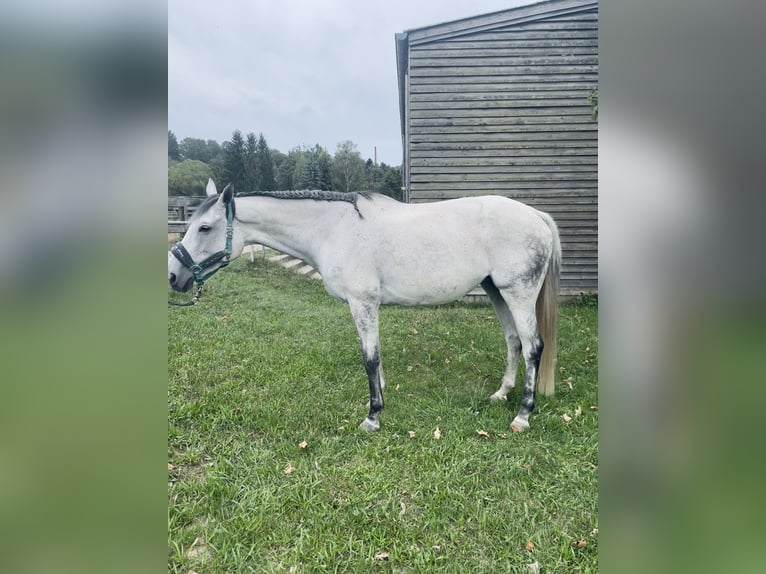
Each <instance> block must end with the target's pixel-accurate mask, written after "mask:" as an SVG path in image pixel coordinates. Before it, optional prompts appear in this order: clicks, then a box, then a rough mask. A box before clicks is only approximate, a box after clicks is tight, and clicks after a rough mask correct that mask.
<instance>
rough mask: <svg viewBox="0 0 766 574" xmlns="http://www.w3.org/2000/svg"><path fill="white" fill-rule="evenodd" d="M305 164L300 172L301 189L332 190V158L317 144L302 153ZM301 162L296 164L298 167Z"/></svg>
mask: <svg viewBox="0 0 766 574" xmlns="http://www.w3.org/2000/svg"><path fill="white" fill-rule="evenodd" d="M303 157H304V158H305V163H304V165H303V168H302V169H301V172H300V185H301V189H320V190H323V191H329V190H331V189H332V158H331V157H330V154H329V153H327V150H326V149H324V148H323V147H322V146H320V145H319V144H316V145H315V146H314V147H313V148H312V149H310V150H307V151H306V152H305V153H304V156H303ZM301 163H302V162H301V161H299V162H298V165H297V166H296V168H297V167H299V166H300V165H301Z"/></svg>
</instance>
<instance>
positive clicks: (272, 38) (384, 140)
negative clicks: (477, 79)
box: [168, 0, 534, 165]
mask: <svg viewBox="0 0 766 574" xmlns="http://www.w3.org/2000/svg"><path fill="white" fill-rule="evenodd" d="M532 3H534V2H531V1H529V0H504V1H499V0H470V1H466V0H462V1H461V0H386V1H379V2H367V1H361V0H315V1H311V0H281V1H278V2H277V1H273V0H221V1H219V2H203V1H199V0H195V1H192V2H189V1H188V0H169V2H168V129H170V130H172V131H173V133H174V134H175V135H176V137H177V138H178V140H179V141H181V140H182V139H183V138H185V137H194V138H202V139H214V140H216V141H218V142H219V143H220V142H223V141H225V140H228V139H230V138H231V134H232V132H233V131H234V130H235V129H239V130H240V131H242V133H244V134H247V133H249V132H254V133H255V134H256V135H257V134H258V133H263V135H264V137H265V138H266V141H267V142H268V143H269V147H271V148H272V149H278V150H279V151H282V152H284V153H287V152H288V151H289V150H290V149H292V148H294V147H296V146H298V145H307V146H313V145H314V144H317V143H318V144H320V145H322V146H323V147H325V148H326V149H327V150H328V151H329V152H330V153H334V151H335V148H336V146H337V144H338V143H339V142H341V141H344V140H351V141H352V142H354V143H355V144H356V145H357V149H358V150H359V152H360V154H361V155H362V158H363V159H367V158H372V157H373V153H374V148H375V147H377V159H378V162H384V163H387V164H389V165H400V164H401V163H402V144H401V133H400V118H399V92H398V84H397V73H396V48H395V43H394V36H395V34H396V33H398V32H404V31H406V30H410V29H413V28H420V27H423V26H430V25H433V24H440V23H443V22H449V21H451V20H456V19H460V18H466V17H470V16H477V15H480V14H486V13H489V12H496V11H499V10H505V9H508V8H512V7H515V6H520V5H525V4H532Z"/></svg>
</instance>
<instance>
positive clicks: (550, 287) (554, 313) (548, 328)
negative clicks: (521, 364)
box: [535, 212, 561, 395]
mask: <svg viewBox="0 0 766 574" xmlns="http://www.w3.org/2000/svg"><path fill="white" fill-rule="evenodd" d="M540 215H541V216H542V218H543V220H544V221H545V223H547V224H548V227H549V228H550V230H551V233H552V234H553V251H552V253H551V259H550V261H549V262H548V272H547V273H546V275H545V281H544V282H543V287H542V289H540V294H539V295H538V296H537V304H536V306H535V311H536V313H537V325H538V329H539V330H540V336H541V337H542V339H543V345H544V347H543V355H542V357H541V359H540V368H539V377H538V387H537V388H538V390H539V391H540V393H541V394H543V395H552V394H553V390H554V378H555V376H556V349H557V344H556V338H557V330H558V306H559V275H560V270H561V242H560V240H559V231H558V228H557V227H556V222H555V221H553V218H552V217H551V216H550V215H548V214H547V213H543V212H540Z"/></svg>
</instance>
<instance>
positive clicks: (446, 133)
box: [405, 9, 598, 293]
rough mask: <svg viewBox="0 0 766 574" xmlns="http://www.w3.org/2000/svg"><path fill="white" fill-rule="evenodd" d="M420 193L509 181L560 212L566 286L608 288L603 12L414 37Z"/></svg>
mask: <svg viewBox="0 0 766 574" xmlns="http://www.w3.org/2000/svg"><path fill="white" fill-rule="evenodd" d="M408 71H409V73H408V77H407V94H408V95H407V98H406V99H407V102H406V106H407V119H408V121H407V126H406V136H405V137H406V142H407V144H408V145H407V146H406V154H405V162H406V164H407V168H408V169H407V173H406V175H407V179H406V182H407V184H408V185H409V199H410V201H412V202H423V201H434V200H440V199H449V198H454V197H463V196H467V195H484V194H491V193H499V194H502V195H507V196H510V197H514V198H516V199H519V200H520V201H523V202H525V203H528V204H529V205H532V206H534V207H536V208H539V209H541V210H543V211H546V212H548V213H550V214H551V215H552V216H553V217H554V219H555V220H556V222H557V224H558V226H559V231H560V234H561V243H562V250H563V266H562V277H561V291H562V293H577V292H580V291H596V290H597V288H598V263H597V261H598V227H597V221H598V128H597V124H596V123H595V122H594V121H593V120H592V119H591V108H590V105H589V104H588V100H587V96H588V93H589V92H590V90H591V89H592V88H593V87H595V86H596V85H597V84H598V13H597V11H596V10H595V9H594V10H591V11H588V12H581V13H576V14H569V15H563V16H556V17H552V18H548V19H544V20H536V21H532V22H529V23H524V24H517V25H513V26H509V27H506V28H499V29H492V30H487V31H482V32H477V33H472V34H466V35H459V36H454V37H449V36H447V37H444V36H442V37H440V38H438V39H436V40H432V39H429V38H423V39H420V40H416V39H411V41H410V45H409V70H408Z"/></svg>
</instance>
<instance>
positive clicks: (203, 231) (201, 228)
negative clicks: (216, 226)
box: [199, 225, 210, 233]
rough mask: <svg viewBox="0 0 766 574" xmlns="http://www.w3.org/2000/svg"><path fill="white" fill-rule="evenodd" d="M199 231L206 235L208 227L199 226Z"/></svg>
mask: <svg viewBox="0 0 766 574" xmlns="http://www.w3.org/2000/svg"><path fill="white" fill-rule="evenodd" d="M199 230H200V232H202V233H207V232H208V231H210V226H209V225H200V226H199Z"/></svg>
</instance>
